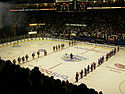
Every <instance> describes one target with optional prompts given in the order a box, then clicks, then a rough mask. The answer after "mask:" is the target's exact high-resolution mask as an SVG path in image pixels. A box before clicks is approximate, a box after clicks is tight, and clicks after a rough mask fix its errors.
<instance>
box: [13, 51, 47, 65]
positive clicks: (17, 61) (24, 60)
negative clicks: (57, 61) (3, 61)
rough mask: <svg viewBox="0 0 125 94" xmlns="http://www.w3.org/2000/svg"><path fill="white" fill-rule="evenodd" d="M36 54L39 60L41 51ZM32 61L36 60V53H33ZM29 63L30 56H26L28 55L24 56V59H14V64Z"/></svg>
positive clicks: (45, 52)
mask: <svg viewBox="0 0 125 94" xmlns="http://www.w3.org/2000/svg"><path fill="white" fill-rule="evenodd" d="M36 54H37V58H39V57H40V51H37V53H36ZM46 55H47V51H46V50H44V56H46ZM32 59H35V53H32ZM28 61H29V56H28V54H26V55H25V56H23V57H18V59H17V60H16V59H14V60H13V63H14V64H16V63H18V64H20V63H21V62H22V63H24V62H28Z"/></svg>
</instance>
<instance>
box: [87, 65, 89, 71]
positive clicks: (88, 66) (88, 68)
mask: <svg viewBox="0 0 125 94" xmlns="http://www.w3.org/2000/svg"><path fill="white" fill-rule="evenodd" d="M89 69H90V67H89V65H88V67H87V71H88V73H89Z"/></svg>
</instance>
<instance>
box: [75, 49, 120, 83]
mask: <svg viewBox="0 0 125 94" xmlns="http://www.w3.org/2000/svg"><path fill="white" fill-rule="evenodd" d="M116 51H117V52H119V47H117V49H116V48H114V49H113V50H112V51H110V52H109V53H107V54H106V58H104V56H102V57H100V58H99V59H98V65H96V63H95V62H93V63H92V64H91V65H88V66H87V68H84V71H83V69H81V72H76V76H75V79H76V82H78V80H79V79H82V78H83V77H84V76H87V74H89V73H90V72H93V70H95V69H96V68H97V67H99V66H100V65H101V64H102V63H103V62H104V59H106V61H107V60H108V59H109V58H110V57H111V56H113V55H115V54H116ZM83 74H84V75H83ZM79 76H80V78H79Z"/></svg>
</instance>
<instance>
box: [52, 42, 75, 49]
mask: <svg viewBox="0 0 125 94" xmlns="http://www.w3.org/2000/svg"><path fill="white" fill-rule="evenodd" d="M68 44H69V46H73V45H75V44H76V41H75V40H72V41H69V42H68ZM64 48H65V44H64V43H63V44H59V45H56V46H53V51H59V50H61V49H64Z"/></svg>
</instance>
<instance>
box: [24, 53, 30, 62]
mask: <svg viewBox="0 0 125 94" xmlns="http://www.w3.org/2000/svg"><path fill="white" fill-rule="evenodd" d="M25 58H26V62H28V58H29V56H28V55H27V54H26V56H25Z"/></svg>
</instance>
